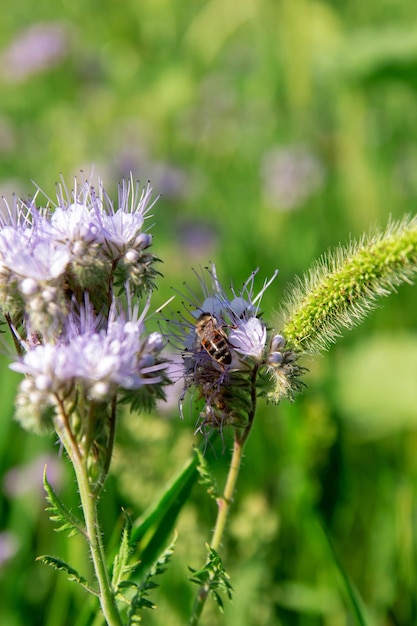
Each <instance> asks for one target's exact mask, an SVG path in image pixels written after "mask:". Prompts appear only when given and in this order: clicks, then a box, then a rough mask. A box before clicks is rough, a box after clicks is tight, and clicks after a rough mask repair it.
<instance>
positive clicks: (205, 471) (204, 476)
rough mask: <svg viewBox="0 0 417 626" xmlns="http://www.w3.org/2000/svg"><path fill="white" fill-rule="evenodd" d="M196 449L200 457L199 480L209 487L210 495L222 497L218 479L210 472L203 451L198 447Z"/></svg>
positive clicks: (214, 498) (214, 497)
mask: <svg viewBox="0 0 417 626" xmlns="http://www.w3.org/2000/svg"><path fill="white" fill-rule="evenodd" d="M194 451H195V453H196V455H197V457H198V465H197V470H198V473H199V474H200V481H199V482H200V483H201V484H202V485H204V486H206V487H207V493H208V494H209V496H210V497H211V498H213V500H216V499H217V498H219V497H220V491H219V488H218V486H217V483H216V479H215V478H214V476H213V474H212V473H211V472H210V470H209V466H208V464H207V461H206V459H205V457H204V455H203V453H202V452H201V450H199V449H198V448H195V449H194Z"/></svg>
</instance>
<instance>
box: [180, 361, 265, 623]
mask: <svg viewBox="0 0 417 626" xmlns="http://www.w3.org/2000/svg"><path fill="white" fill-rule="evenodd" d="M257 374H258V368H257V367H254V369H253V371H252V376H251V381H250V384H251V388H250V393H251V408H250V411H249V415H248V423H247V425H246V427H245V429H244V430H243V432H242V431H240V430H238V429H235V432H234V442H233V454H232V458H231V461H230V466H229V472H228V474H227V479H226V484H225V487H224V491H223V495H222V496H221V497H220V498H217V507H218V509H217V518H216V524H215V526H214V531H213V537H212V539H211V543H210V547H211V548H212V549H213V550H215V551H216V552H217V551H218V550H219V548H220V546H221V543H222V540H223V535H224V532H225V529H226V522H227V518H228V515H229V511H230V508H231V506H232V502H233V494H234V492H235V488H236V484H237V479H238V476H239V471H240V467H241V465H242V459H243V451H244V448H245V444H246V442H247V440H248V437H249V434H250V432H251V430H252V426H253V421H254V418H255V411H256V384H255V383H256V377H257ZM210 586H211V580H208V581H207V582H206V583H205V584H204V585H201V587H200V588H199V589H198V592H197V595H196V598H195V601H194V607H193V612H192V615H191V619H190V626H196V624H198V622H199V619H200V617H201V614H202V612H203V608H204V605H205V603H206V600H207V597H208V595H209V593H210Z"/></svg>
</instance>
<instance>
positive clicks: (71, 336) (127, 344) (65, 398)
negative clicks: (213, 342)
mask: <svg viewBox="0 0 417 626" xmlns="http://www.w3.org/2000/svg"><path fill="white" fill-rule="evenodd" d="M146 312H147V308H145V309H144V311H143V312H142V314H141V315H139V314H138V310H137V307H134V308H133V310H131V311H130V313H126V312H125V311H124V310H123V309H122V308H121V306H120V304H119V303H118V302H116V301H113V304H112V307H111V311H110V315H109V317H108V319H105V318H103V317H102V316H100V315H96V314H95V313H94V311H93V308H92V306H91V304H90V303H89V301H88V300H87V301H86V303H85V305H84V306H82V307H80V309H79V310H78V311H77V310H73V311H72V312H71V313H70V314H69V316H68V320H67V323H66V325H65V327H64V329H63V332H62V334H61V336H60V338H59V340H58V341H57V342H56V343H55V344H42V343H39V342H36V341H33V342H25V344H24V346H25V350H26V351H25V353H24V355H23V356H22V357H20V358H18V359H17V360H16V361H15V362H14V363H13V364H12V365H11V366H10V367H11V368H12V369H13V370H15V371H17V372H20V373H21V374H24V375H25V379H24V381H23V382H22V383H21V385H20V389H19V395H18V401H17V417H18V419H19V421H20V422H21V423H22V424H23V425H24V426H26V427H28V428H35V429H37V430H44V429H47V428H50V427H51V425H52V419H53V417H54V415H56V414H57V413H59V411H60V410H61V409H62V407H68V406H71V407H72V410H74V409H76V412H77V413H78V416H79V417H80V418H81V420H82V410H83V408H82V407H83V406H88V405H89V404H90V405H91V403H92V404H93V405H94V404H105V405H108V404H109V403H110V402H111V401H112V400H114V399H116V398H118V397H119V398H127V399H128V400H130V402H131V403H133V404H134V403H135V400H136V405H137V406H139V405H140V400H138V398H139V396H140V398H141V399H143V396H147V397H148V402H147V403H146V404H147V406H149V402H150V401H152V399H153V398H154V397H155V398H156V397H161V396H162V395H163V391H162V386H163V385H164V384H166V383H167V376H166V374H165V368H166V362H165V360H164V359H163V357H162V356H161V351H162V349H163V347H164V345H165V342H164V340H163V338H162V336H161V335H160V334H159V333H151V334H150V335H146V334H145V329H144V316H145V314H146ZM77 406H78V409H77ZM86 419H88V418H87V417H86Z"/></svg>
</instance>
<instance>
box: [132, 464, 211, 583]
mask: <svg viewBox="0 0 417 626" xmlns="http://www.w3.org/2000/svg"><path fill="white" fill-rule="evenodd" d="M197 465H198V457H197V455H194V456H193V457H192V459H191V460H190V461H189V462H188V463H187V465H186V466H185V467H184V468H183V470H182V471H181V473H180V474H179V475H178V476H177V478H175V480H174V481H173V482H172V483H171V484H170V486H169V487H168V488H167V489H166V491H165V492H164V494H163V495H162V497H161V498H160V499H159V501H158V502H157V503H156V504H155V505H153V506H152V507H151V508H149V509H148V511H146V513H145V514H144V515H143V516H142V517H141V518H140V520H139V521H138V522H137V523H136V524H135V525H134V526H133V529H132V535H131V542H132V543H133V544H135V543H136V544H139V551H140V566H139V568H138V570H137V572H138V574H139V576H140V574H141V573H142V572H143V571H147V570H148V569H149V567H150V566H151V565H152V564H153V563H154V562H155V560H156V559H157V558H158V556H159V554H160V553H161V550H162V549H163V546H164V545H165V544H166V543H167V540H168V538H169V537H170V535H171V534H172V532H173V528H174V525H175V521H176V519H177V516H178V514H179V512H180V511H181V509H182V507H183V506H184V504H185V503H186V502H187V499H188V496H189V494H190V492H191V489H192V487H193V485H194V483H195V482H196V481H197V479H198V477H199V474H198V471H197Z"/></svg>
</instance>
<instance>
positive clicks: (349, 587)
mask: <svg viewBox="0 0 417 626" xmlns="http://www.w3.org/2000/svg"><path fill="white" fill-rule="evenodd" d="M323 532H324V534H325V536H326V538H327V541H328V544H329V547H330V551H331V554H332V557H333V561H334V563H335V565H336V568H337V570H338V571H339V573H340V577H341V580H342V584H343V588H344V591H345V595H346V597H347V600H348V603H349V605H350V606H351V608H352V612H353V616H354V620H355V622H356V624H357V625H358V626H369V622H368V621H367V619H366V617H365V611H364V607H363V602H362V599H361V598H360V597H359V594H358V592H357V590H356V589H355V588H354V585H353V584H352V581H351V580H350V577H349V576H348V574H347V572H346V570H345V568H344V567H343V564H342V562H341V561H340V559H339V557H338V555H337V553H336V550H335V547H334V545H333V541H332V539H331V537H330V535H329V533H328V531H327V530H326V529H325V528H323Z"/></svg>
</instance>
